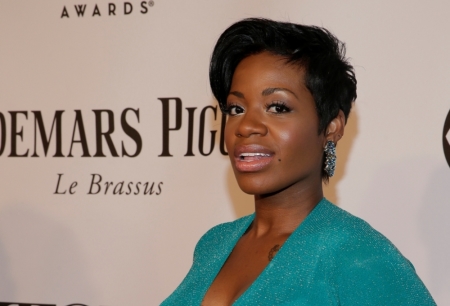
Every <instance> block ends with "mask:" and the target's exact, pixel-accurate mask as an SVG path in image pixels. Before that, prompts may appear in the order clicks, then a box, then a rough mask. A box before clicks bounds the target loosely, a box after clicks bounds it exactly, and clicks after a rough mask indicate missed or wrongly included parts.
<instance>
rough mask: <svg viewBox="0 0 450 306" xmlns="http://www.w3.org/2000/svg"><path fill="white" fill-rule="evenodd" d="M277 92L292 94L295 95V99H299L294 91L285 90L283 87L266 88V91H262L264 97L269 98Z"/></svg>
mask: <svg viewBox="0 0 450 306" xmlns="http://www.w3.org/2000/svg"><path fill="white" fill-rule="evenodd" d="M277 91H287V92H290V93H291V94H293V95H294V96H295V97H297V95H296V94H295V93H294V92H293V91H292V90H289V89H287V88H283V87H270V88H266V89H264V90H263V91H262V95H263V96H269V95H271V94H273V93H274V92H277Z"/></svg>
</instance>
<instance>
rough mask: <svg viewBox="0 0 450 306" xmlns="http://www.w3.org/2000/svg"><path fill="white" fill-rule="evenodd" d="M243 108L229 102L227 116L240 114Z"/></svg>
mask: <svg viewBox="0 0 450 306" xmlns="http://www.w3.org/2000/svg"><path fill="white" fill-rule="evenodd" d="M243 112H244V109H243V108H242V107H241V106H239V105H237V104H229V105H227V109H226V114H227V115H229V116H236V115H239V114H242V113H243Z"/></svg>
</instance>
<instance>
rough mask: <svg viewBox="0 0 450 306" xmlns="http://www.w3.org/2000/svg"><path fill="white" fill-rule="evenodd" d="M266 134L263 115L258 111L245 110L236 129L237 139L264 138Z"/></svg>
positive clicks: (266, 129)
mask: <svg viewBox="0 0 450 306" xmlns="http://www.w3.org/2000/svg"><path fill="white" fill-rule="evenodd" d="M267 132H268V128H267V125H266V124H265V123H264V120H263V114H260V112H259V111H257V110H255V111H252V110H247V112H245V113H244V114H243V115H242V116H241V118H240V121H239V125H238V126H237V129H236V136H237V137H250V136H255V135H259V136H265V135H266V134H267Z"/></svg>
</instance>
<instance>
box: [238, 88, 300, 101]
mask: <svg viewBox="0 0 450 306" xmlns="http://www.w3.org/2000/svg"><path fill="white" fill-rule="evenodd" d="M277 91H287V92H290V93H291V94H293V95H294V96H295V97H297V95H296V94H295V93H294V92H293V91H292V90H289V89H287V88H283V87H269V88H266V89H264V90H263V91H262V93H261V94H262V95H263V96H269V95H271V94H273V93H274V92H277ZM230 95H233V96H236V97H238V98H242V99H244V98H245V97H244V94H243V93H242V92H240V91H231V92H230Z"/></svg>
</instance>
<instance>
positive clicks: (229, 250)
mask: <svg viewBox="0 0 450 306" xmlns="http://www.w3.org/2000/svg"><path fill="white" fill-rule="evenodd" d="M325 201H327V200H326V199H325V198H322V199H321V200H320V201H319V203H317V204H316V206H314V208H313V209H312V210H311V211H310V212H309V214H308V215H307V216H306V217H305V219H303V221H302V222H301V223H300V224H299V225H298V226H297V227H296V229H295V230H294V231H293V232H292V233H291V234H290V235H289V237H288V238H287V239H286V240H285V242H284V243H283V245H282V246H281V248H280V249H279V250H278V252H277V253H276V254H275V256H274V257H273V259H272V260H271V261H269V263H268V264H267V265H266V266H265V267H264V269H263V270H262V271H261V273H260V274H259V275H258V276H257V277H256V278H255V280H254V281H253V282H252V283H251V284H250V286H248V287H247V288H246V289H245V291H244V292H243V293H242V294H241V295H240V296H239V297H238V298H237V299H236V300H235V301H234V302H233V304H232V305H235V306H237V305H239V301H241V300H242V299H243V298H245V296H246V294H247V293H248V292H250V291H251V289H252V288H253V287H255V286H257V284H259V283H260V282H261V280H262V279H263V278H264V276H265V275H266V274H267V271H268V270H270V269H271V268H272V267H273V266H274V265H276V263H277V261H279V259H278V258H280V257H283V254H284V252H285V251H284V250H286V249H287V248H289V241H290V240H291V237H293V236H297V235H299V234H301V232H302V229H303V228H304V227H305V226H306V225H305V224H307V223H308V220H309V219H310V216H311V215H312V214H313V212H314V211H315V210H316V209H317V207H318V206H319V205H320V204H321V203H322V202H325ZM247 218H248V219H247V220H245V221H246V222H244V223H243V224H242V226H241V228H240V229H239V231H236V234H235V235H234V237H233V239H230V240H229V242H228V243H227V248H226V249H227V250H226V252H224V253H223V256H222V257H221V258H220V260H218V261H217V263H216V267H215V268H216V269H215V270H216V271H215V273H212V274H211V277H210V278H209V279H208V286H206V290H204V292H203V293H202V299H201V303H202V302H203V300H204V298H205V295H206V293H207V292H208V290H209V289H210V287H211V285H212V283H213V282H214V280H215V279H216V277H217V275H218V274H219V272H220V271H221V270H222V267H223V266H224V264H225V262H226V261H227V259H228V257H229V256H230V255H231V253H232V252H233V250H234V248H235V247H236V245H237V243H238V242H239V240H240V239H241V238H242V236H243V235H244V234H245V233H246V232H247V230H248V228H249V227H250V225H251V224H252V222H253V220H254V219H255V213H253V214H251V215H249V216H247ZM219 264H220V265H219ZM217 266H218V267H217Z"/></svg>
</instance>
